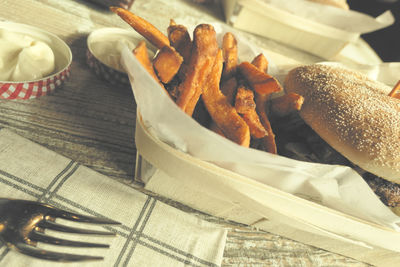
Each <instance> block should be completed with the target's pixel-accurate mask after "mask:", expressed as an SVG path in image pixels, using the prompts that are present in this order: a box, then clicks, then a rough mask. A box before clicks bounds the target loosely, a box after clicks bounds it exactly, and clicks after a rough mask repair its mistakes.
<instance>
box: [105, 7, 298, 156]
mask: <svg viewBox="0 0 400 267" xmlns="http://www.w3.org/2000/svg"><path fill="white" fill-rule="evenodd" d="M110 9H111V11H112V12H114V13H116V14H117V15H119V16H120V17H121V18H122V19H123V20H124V21H126V22H127V23H128V24H129V25H131V26H132V28H133V29H135V30H136V31H137V32H138V33H139V34H141V35H142V36H143V37H144V38H146V39H147V41H149V42H150V43H151V44H152V45H154V46H155V47H156V48H157V49H158V51H157V53H156V55H155V57H154V58H152V59H150V58H149V55H148V51H147V47H146V43H145V41H141V42H140V43H139V44H138V45H137V47H136V48H135V49H134V50H133V53H134V55H135V56H136V58H137V59H138V61H139V62H140V63H141V64H142V65H143V67H144V68H145V69H146V70H147V71H148V72H149V73H150V75H151V76H152V77H153V78H154V79H155V80H156V81H157V82H158V83H159V84H160V86H161V88H163V89H164V91H165V93H166V94H168V95H169V96H170V97H171V99H172V100H173V101H174V102H175V103H176V104H177V105H178V107H179V108H180V109H181V110H182V111H184V112H185V113H186V114H188V115H189V116H192V117H193V118H194V119H196V120H197V121H198V122H199V123H200V124H201V125H203V126H205V127H207V128H209V129H211V130H212V131H215V132H216V133H218V134H220V135H222V136H224V137H226V138H228V139H230V140H231V141H233V142H235V143H237V144H239V145H242V146H245V147H249V146H251V147H255V148H258V149H261V150H264V151H267V152H270V153H274V154H276V153H277V147H276V143H275V135H274V133H273V131H272V128H271V124H270V121H269V118H268V114H271V113H273V114H274V115H276V116H285V115H287V114H288V113H290V112H292V111H296V110H300V108H301V105H302V103H303V98H302V97H301V96H299V95H296V94H287V95H283V96H280V97H275V98H271V97H270V96H271V95H272V94H273V93H277V92H280V91H282V86H281V85H280V84H279V82H278V81H277V80H276V79H275V78H274V77H272V76H271V75H269V74H268V73H267V72H268V61H267V59H266V57H265V56H264V55H263V54H259V55H258V56H257V57H255V58H254V59H253V60H252V61H251V63H250V62H241V63H239V60H238V52H237V51H238V47H237V41H236V38H235V36H234V35H233V34H232V33H230V32H227V33H225V34H224V36H223V41H222V46H221V47H220V46H219V45H218V43H217V39H216V32H215V30H214V28H213V26H212V25H209V24H199V25H197V27H196V28H195V29H194V31H193V40H192V39H191V37H190V35H189V32H188V30H187V28H186V27H185V26H184V25H179V24H176V23H175V21H174V20H171V22H170V25H169V26H168V28H167V32H168V36H166V35H164V34H163V33H162V32H161V31H160V30H158V29H157V28H156V27H154V26H153V25H152V24H151V23H149V22H148V21H146V20H144V19H143V18H141V17H139V16H137V15H135V14H133V13H132V12H130V11H128V10H126V9H123V8H119V7H111V8H110Z"/></svg>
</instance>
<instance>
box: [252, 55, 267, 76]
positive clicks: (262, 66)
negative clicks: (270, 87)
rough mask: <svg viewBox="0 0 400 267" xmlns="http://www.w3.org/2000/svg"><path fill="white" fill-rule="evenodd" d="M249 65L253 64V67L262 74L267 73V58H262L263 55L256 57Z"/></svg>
mask: <svg viewBox="0 0 400 267" xmlns="http://www.w3.org/2000/svg"><path fill="white" fill-rule="evenodd" d="M251 64H253V65H254V66H256V67H257V69H259V70H260V71H262V72H267V71H268V60H267V58H266V57H265V56H264V54H263V53H261V54H259V55H258V56H256V57H255V58H254V59H253V61H252V62H251Z"/></svg>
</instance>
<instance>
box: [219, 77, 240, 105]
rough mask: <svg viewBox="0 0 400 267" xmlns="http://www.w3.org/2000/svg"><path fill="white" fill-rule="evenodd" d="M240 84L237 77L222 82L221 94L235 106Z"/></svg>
mask: <svg viewBox="0 0 400 267" xmlns="http://www.w3.org/2000/svg"><path fill="white" fill-rule="evenodd" d="M237 86H238V82H237V79H236V77H231V78H229V79H228V80H225V81H222V82H221V92H222V93H223V94H224V95H225V96H226V99H227V100H228V103H229V104H231V105H234V104H235V103H234V100H235V95H236V91H237Z"/></svg>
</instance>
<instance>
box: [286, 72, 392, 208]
mask: <svg viewBox="0 0 400 267" xmlns="http://www.w3.org/2000/svg"><path fill="white" fill-rule="evenodd" d="M285 90H286V91H287V92H288V93H297V94H299V95H301V96H303V97H304V103H303V105H302V107H301V110H300V116H301V117H302V118H303V120H304V121H305V122H306V123H307V124H308V125H309V126H310V127H311V128H312V129H313V130H314V131H315V132H316V133H317V134H318V135H319V136H320V137H321V138H322V139H323V140H324V141H325V142H326V143H328V144H329V145H330V146H331V147H332V148H333V149H335V150H336V151H337V152H339V153H340V154H341V155H343V156H344V157H345V158H347V160H348V161H350V162H351V164H350V165H352V166H354V167H355V168H356V169H359V168H361V169H362V170H359V171H360V172H361V173H363V172H369V173H370V174H366V175H364V176H365V177H366V180H367V182H368V181H373V183H374V184H375V185H376V181H377V178H376V177H380V178H381V179H383V180H387V181H389V182H391V183H385V182H383V181H382V182H381V185H382V186H383V184H388V185H389V186H387V187H386V189H385V190H386V191H385V192H386V193H385V195H381V199H382V200H383V201H384V202H385V203H386V204H390V205H391V206H393V207H394V206H396V205H399V204H400V194H399V193H400V189H399V188H400V187H399V186H398V185H396V184H399V183H400V100H399V99H396V98H394V97H390V96H389V95H388V94H389V92H390V91H391V88H390V87H388V86H386V85H385V84H383V83H380V82H377V81H373V80H371V79H369V78H367V77H366V76H364V75H362V74H360V73H357V72H354V71H351V70H347V69H344V68H339V67H333V66H328V65H322V64H314V65H309V66H302V67H298V68H295V69H293V70H292V71H290V73H289V74H288V76H287V78H286V81H285ZM372 177H374V178H372ZM378 180H379V179H378ZM375 187H376V186H375ZM390 188H392V189H391V192H392V193H393V194H392V195H390V194H388V193H387V190H389V189H390ZM376 192H377V191H376ZM395 200H396V201H395Z"/></svg>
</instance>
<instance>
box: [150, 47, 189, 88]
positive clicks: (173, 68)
mask: <svg viewBox="0 0 400 267" xmlns="http://www.w3.org/2000/svg"><path fill="white" fill-rule="evenodd" d="M182 62H183V58H182V56H181V55H180V54H179V53H178V52H176V51H175V48H173V47H171V46H164V47H163V48H161V49H160V50H159V51H158V53H157V55H156V57H155V58H154V60H153V67H154V70H155V71H156V74H157V76H158V77H159V78H160V80H161V81H162V82H163V83H169V82H170V81H171V80H172V79H173V78H174V77H175V75H176V74H177V73H178V71H179V69H180V67H181V65H182Z"/></svg>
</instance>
